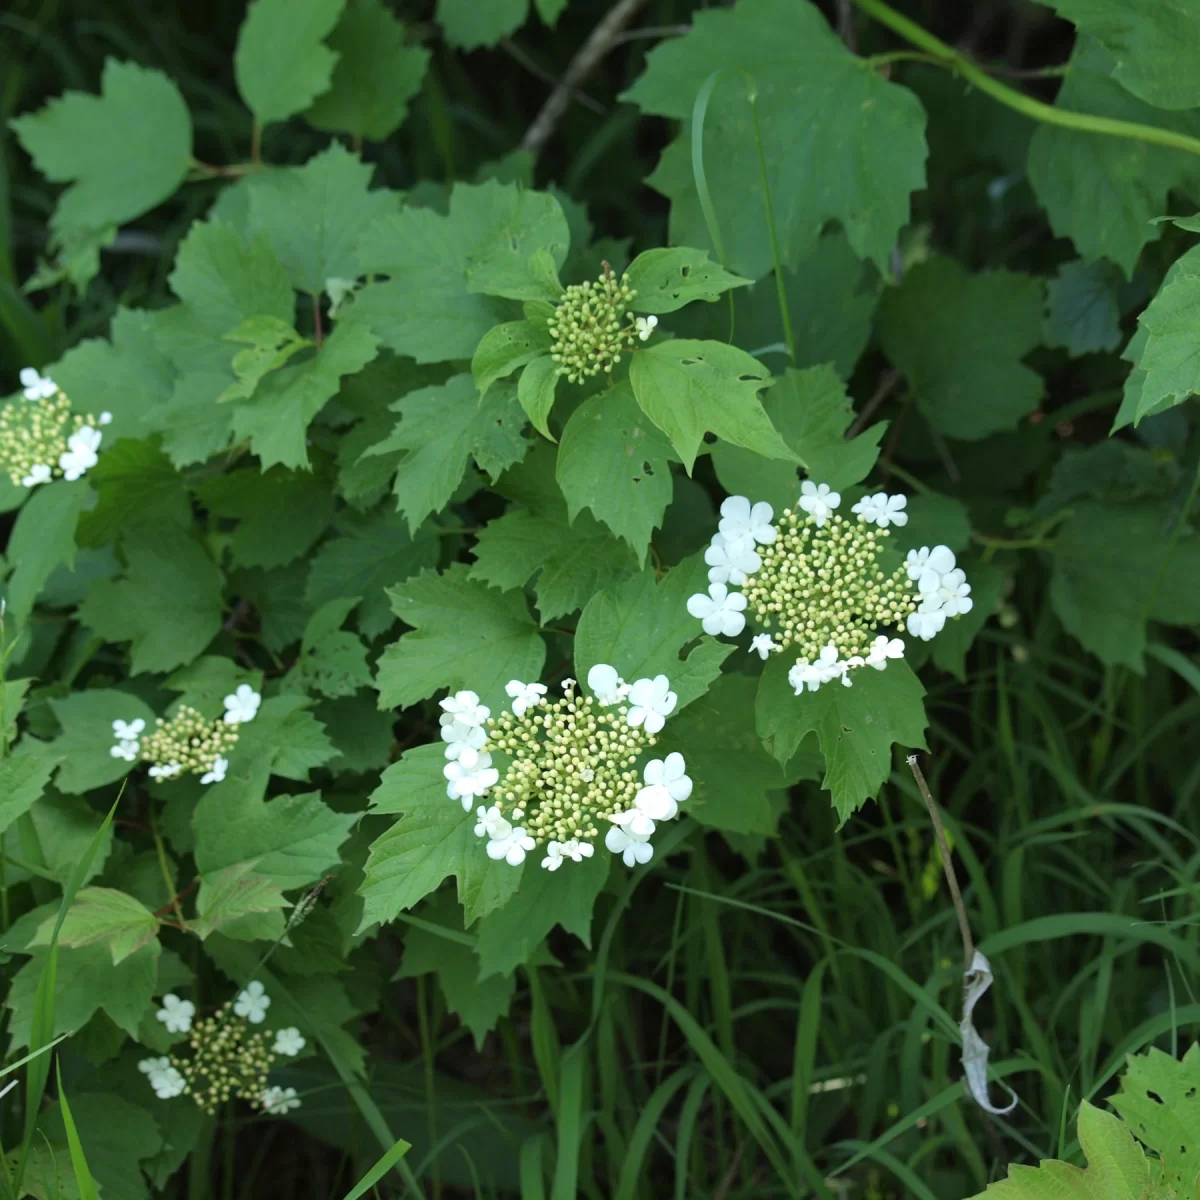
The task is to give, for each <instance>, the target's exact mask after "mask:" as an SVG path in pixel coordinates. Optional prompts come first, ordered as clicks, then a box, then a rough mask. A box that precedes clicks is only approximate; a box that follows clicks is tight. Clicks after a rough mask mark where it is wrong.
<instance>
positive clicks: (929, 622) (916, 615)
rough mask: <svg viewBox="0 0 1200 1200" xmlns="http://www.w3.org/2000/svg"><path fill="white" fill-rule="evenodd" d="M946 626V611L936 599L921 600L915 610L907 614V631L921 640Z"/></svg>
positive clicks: (928, 639) (926, 640) (925, 640)
mask: <svg viewBox="0 0 1200 1200" xmlns="http://www.w3.org/2000/svg"><path fill="white" fill-rule="evenodd" d="M945 626H946V611H945V609H943V608H939V607H938V605H937V602H936V601H929V600H923V601H922V602H921V604H920V605H919V606H918V607H917V611H916V612H912V613H909V614H908V632H909V633H911V634H912V635H913V637H918V638H920V639H921V641H923V642H928V641H930V640H931V639H932V638H934V637H935V636H936V635H937V634H939V633H941V632H942V630H943V629H944V628H945Z"/></svg>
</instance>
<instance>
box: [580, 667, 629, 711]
mask: <svg viewBox="0 0 1200 1200" xmlns="http://www.w3.org/2000/svg"><path fill="white" fill-rule="evenodd" d="M587 685H588V687H589V688H591V689H592V695H593V696H595V697H596V700H597V702H598V703H599V704H600V705H601V707H604V708H607V707H608V705H610V704H616V702H617V701H618V700H620V699H621V696H622V693H623V692H624V691H626V690H627V689H626V688H625V680H623V679H622V678H621V677H620V675H618V674H617V668H616V667H613V666H609V664H608V663H597V664H596V665H595V666H594V667H593V668H592V669H591V670H590V671H589V672H588V675H587Z"/></svg>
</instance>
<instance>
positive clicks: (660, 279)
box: [628, 246, 752, 313]
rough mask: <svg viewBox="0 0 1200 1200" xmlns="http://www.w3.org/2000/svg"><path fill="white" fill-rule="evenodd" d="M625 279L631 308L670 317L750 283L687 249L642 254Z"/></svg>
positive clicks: (673, 248) (701, 253)
mask: <svg viewBox="0 0 1200 1200" xmlns="http://www.w3.org/2000/svg"><path fill="white" fill-rule="evenodd" d="M628 275H629V286H630V287H631V288H633V289H634V291H635V292H637V296H636V297H635V298H634V302H633V307H634V309H636V310H637V311H638V312H646V313H672V312H675V311H677V310H678V309H681V308H683V307H684V305H685V304H691V303H692V301H693V300H708V301H710V302H711V301H713V300H716V299H717V298H718V297H719V296H721V295H722V293H724V292H727V291H729V289H730V288H735V287H745V286H746V285H747V284H749V283H751V282H752V280H749V279H742V278H741V276H739V275H731V274H730V273H729V272H728V271H726V270H725V268H724V267H721V266H718V265H717V264H716V263H714V262H713V261H712V260H711V259H710V258H709V257H708V253H707V252H706V251H704V250H692V249H690V248H689V247H687V246H673V247H671V248H669V249H668V248H665V247H664V248H661V249H655V250H643V251H642V253H641V254H639V255H638V256H637V258H635V259H634V260H633V262H631V263H630V264H629V270H628Z"/></svg>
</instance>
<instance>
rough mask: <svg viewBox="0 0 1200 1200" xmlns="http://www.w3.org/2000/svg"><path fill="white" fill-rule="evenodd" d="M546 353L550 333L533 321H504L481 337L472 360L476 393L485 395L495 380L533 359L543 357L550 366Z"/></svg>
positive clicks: (547, 351) (548, 346) (548, 348)
mask: <svg viewBox="0 0 1200 1200" xmlns="http://www.w3.org/2000/svg"><path fill="white" fill-rule="evenodd" d="M549 350H550V335H549V333H547V332H546V330H545V328H544V327H543V326H540V325H535V324H534V323H533V322H532V321H506V322H505V323H504V324H502V325H496V326H493V328H491V329H489V330H488V332H487V333H486V334H484V336H483V338H482V339H481V340H480V342H479V345H478V346H477V347H476V348H475V354H474V356H473V357H472V359H471V374H472V375H473V376H474V377H475V386H476V387H477V388H478V389H479V394H480V395H481V396H486V395H487V392H488V388H490V387H491V386H492V384H493V383H495V382H496V380H497V379H504V378H505V377H506V376H508V375H511V374H512V373H513V372H514V371H515V370H516V369H517V368H518V367H523V366H525V365H526V364H527V363H532V362H533V361H534V360H536V359H543V358H544V359H545V361H546V362H548V363H550V365H551V367H553V362H552V360H551V359H550V357H549ZM551 399H552V400H553V393H552V394H551ZM522 407H524V405H522ZM547 411H549V410H548V409H547ZM543 423H544V418H543Z"/></svg>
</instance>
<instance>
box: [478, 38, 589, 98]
mask: <svg viewBox="0 0 1200 1200" xmlns="http://www.w3.org/2000/svg"><path fill="white" fill-rule="evenodd" d="M500 49H501V50H503V51H504V52H505V53H506V54H507V55H508V56H509V57H510V58H511V59H512V60H513V62H515V63H517V64H518V65H519V66H522V67H524V68H525V70H527V71H528V72H529V73H530V75H533V76H535V77H536V78H537V79H540V80H541V81H542V82H543V83H548V84H550V86H551V87H557V86H558V77H557V76H556V75H555V74H553V72H551V71H547V70H546V68H545V67H543V66H542V65H541V64H540V63H538V62H535V61H534V59H533V57H532V56H531V55H529V54H527V53H526V52H525V51H524V50H522V49H521V47H520V46H518V45H517V43H516V42H514V41H513V40H512V38H505V39H504V40H503V41H502V42H501V43H500ZM572 99H574V100H577V101H578V102H579V103H580V104H582V105H583V106H584V108H589V109H591V111H592V112H594V113H595V114H596V115H597V116H601V117H602V116H604V113H605V108H604V105H603V104H601V103H600V101H599V100H593V99H592V98H591V96H589V95H588V94H587V93H586V92H582V91H576V93H575V95H574V96H573V97H572Z"/></svg>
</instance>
